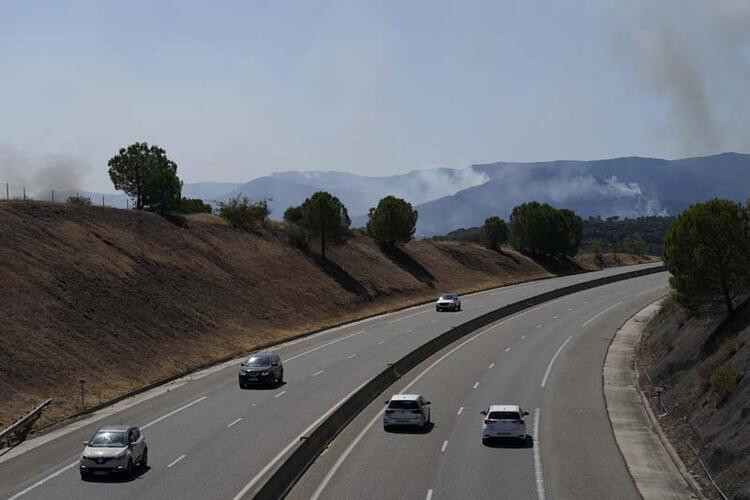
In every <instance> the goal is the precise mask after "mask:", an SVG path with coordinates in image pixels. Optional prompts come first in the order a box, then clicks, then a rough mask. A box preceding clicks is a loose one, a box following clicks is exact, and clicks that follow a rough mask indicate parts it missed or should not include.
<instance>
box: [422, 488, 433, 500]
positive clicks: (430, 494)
mask: <svg viewBox="0 0 750 500" xmlns="http://www.w3.org/2000/svg"><path fill="white" fill-rule="evenodd" d="M424 500H432V490H427V496H426V497H424Z"/></svg>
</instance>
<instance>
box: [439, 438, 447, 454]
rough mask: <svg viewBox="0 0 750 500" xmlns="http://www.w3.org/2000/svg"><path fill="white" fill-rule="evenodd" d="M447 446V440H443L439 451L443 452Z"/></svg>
mask: <svg viewBox="0 0 750 500" xmlns="http://www.w3.org/2000/svg"><path fill="white" fill-rule="evenodd" d="M447 447H448V440H447V439H446V440H445V441H443V446H442V447H441V448H440V452H441V453H445V449H446V448H447Z"/></svg>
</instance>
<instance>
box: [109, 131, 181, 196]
mask: <svg viewBox="0 0 750 500" xmlns="http://www.w3.org/2000/svg"><path fill="white" fill-rule="evenodd" d="M107 165H108V166H109V178H110V179H111V180H112V184H114V186H115V189H117V190H119V191H124V192H125V193H126V194H127V195H128V196H130V198H131V199H133V201H134V202H135V208H136V209H137V210H143V208H144V207H145V205H146V202H145V198H146V197H147V196H148V195H147V193H146V183H147V182H150V183H151V185H152V186H154V187H158V188H160V189H161V188H164V187H165V185H166V184H170V183H171V184H172V186H174V181H170V182H168V183H166V184H161V183H160V182H159V181H165V179H166V177H163V176H162V177H160V178H155V179H152V180H151V181H149V178H150V176H151V174H152V173H153V172H154V171H159V170H166V171H169V172H171V173H172V174H174V175H176V173H177V165H176V164H175V163H174V162H173V161H172V160H170V159H169V158H167V153H166V151H164V149H162V148H160V147H159V146H149V145H148V143H146V142H136V143H134V144H131V145H130V146H128V147H127V148H121V149H120V151H119V152H118V153H117V155H115V156H113V157H112V158H111V159H110V160H109V162H108V163H107ZM152 198H153V197H152Z"/></svg>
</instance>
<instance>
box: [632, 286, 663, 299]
mask: <svg viewBox="0 0 750 500" xmlns="http://www.w3.org/2000/svg"><path fill="white" fill-rule="evenodd" d="M661 288H666V287H665V286H664V285H661V286H657V287H654V288H649V289H648V290H644V291H642V292H638V293H636V294H635V295H633V297H640V296H641V295H644V294H647V293H649V292H653V291H654V290H659V289H661Z"/></svg>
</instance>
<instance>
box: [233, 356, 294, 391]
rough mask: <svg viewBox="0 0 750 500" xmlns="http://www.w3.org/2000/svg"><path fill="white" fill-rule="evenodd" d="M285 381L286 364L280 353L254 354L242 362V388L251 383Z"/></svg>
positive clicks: (271, 383)
mask: <svg viewBox="0 0 750 500" xmlns="http://www.w3.org/2000/svg"><path fill="white" fill-rule="evenodd" d="M282 382H284V365H283V363H282V362H281V358H279V356H278V354H268V353H258V354H253V355H252V356H250V358H248V360H247V361H245V362H244V363H241V364H240V388H242V389H246V388H247V387H249V386H250V385H251V384H263V385H274V384H281V383H282Z"/></svg>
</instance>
